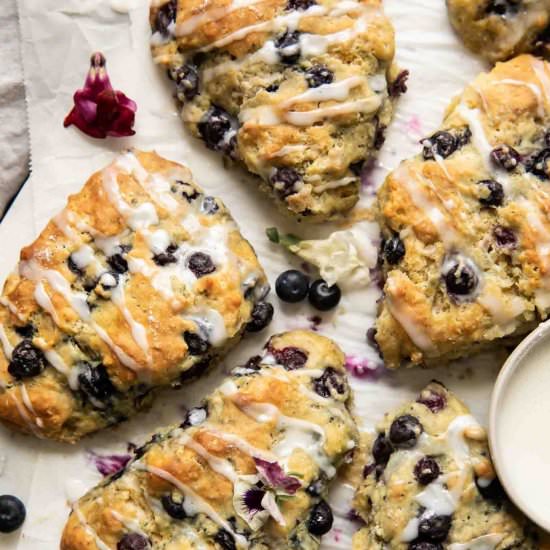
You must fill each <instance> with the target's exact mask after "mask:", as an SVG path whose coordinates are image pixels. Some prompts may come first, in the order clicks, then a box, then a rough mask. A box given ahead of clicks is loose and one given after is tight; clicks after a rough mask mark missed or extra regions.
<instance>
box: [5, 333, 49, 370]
mask: <svg viewBox="0 0 550 550" xmlns="http://www.w3.org/2000/svg"><path fill="white" fill-rule="evenodd" d="M45 367H46V360H45V358H44V354H43V353H42V351H41V350H39V349H38V348H37V347H35V346H33V345H32V342H31V341H30V340H26V339H25V340H21V342H19V344H17V346H15V348H14V350H13V352H12V355H11V361H10V364H9V365H8V372H9V373H10V374H11V375H12V376H13V377H14V378H18V379H20V378H29V377H32V376H38V375H39V374H40V373H41V372H42V371H43V370H44V368H45Z"/></svg>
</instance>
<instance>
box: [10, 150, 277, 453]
mask: <svg viewBox="0 0 550 550" xmlns="http://www.w3.org/2000/svg"><path fill="white" fill-rule="evenodd" d="M268 289H269V287H268V285H267V282H266V277H265V274H264V272H263V270H262V268H261V266H260V265H259V264H258V261H257V259H256V256H255V254H254V251H253V250H252V248H251V246H250V245H249V244H248V242H247V241H246V240H244V239H243V237H242V235H241V234H240V233H239V229H238V227H237V225H236V224H235V222H234V221H233V219H232V218H231V216H230V214H229V212H228V211H227V209H226V208H225V206H224V205H223V203H222V202H221V201H220V200H219V199H216V198H214V197H211V196H206V195H204V194H203V193H202V191H201V190H200V189H199V188H198V187H197V186H196V185H195V183H194V182H193V180H192V176H191V173H190V172H189V170H188V169H187V168H185V167H183V166H181V165H179V164H176V163H174V162H170V161H168V160H165V159H163V158H161V157H159V156H158V155H156V154H155V153H141V152H127V153H124V154H122V155H120V156H119V157H118V158H117V159H116V160H115V161H114V162H113V163H112V164H111V165H109V166H108V167H107V168H105V169H104V170H102V171H100V172H97V173H96V174H94V175H93V176H92V177H91V178H90V179H89V180H88V182H87V183H86V185H85V186H84V187H83V189H82V190H81V191H80V192H79V193H77V194H76V195H73V196H71V197H70V198H69V201H68V204H67V206H66V208H65V209H64V210H63V211H62V212H61V213H60V214H58V215H57V216H55V217H54V218H53V220H52V221H50V223H48V225H47V226H46V228H45V229H44V231H42V233H41V234H40V236H39V237H38V238H37V239H36V241H35V242H34V243H33V244H31V245H30V246H27V247H26V248H24V249H23V251H22V252H21V261H20V263H19V265H18V267H17V269H16V271H15V272H14V273H13V274H12V275H10V276H9V277H8V279H7V281H6V284H5V287H4V292H3V295H2V297H1V298H0V344H1V345H0V419H1V420H2V421H4V422H5V423H6V424H8V425H9V426H11V427H15V428H18V429H20V430H23V431H25V432H29V433H33V434H34V435H36V436H38V437H46V438H52V439H57V440H61V441H69V442H74V441H76V440H78V439H79V438H80V437H82V436H83V435H85V434H87V433H90V432H93V431H96V430H98V429H100V428H103V427H105V426H109V425H111V424H115V423H117V422H120V421H121V420H124V419H126V418H128V417H129V416H131V415H133V414H134V413H135V412H136V411H137V410H139V409H140V408H143V407H145V406H147V405H148V404H149V403H150V402H151V398H152V395H153V392H154V390H155V389H157V388H159V387H162V386H168V385H178V384H181V382H182V381H184V380H186V379H188V378H192V377H194V376H198V375H199V374H201V373H202V372H203V371H204V370H206V368H207V367H208V365H209V364H210V363H211V362H214V361H215V360H216V358H217V357H219V356H220V355H222V354H224V353H225V352H226V351H227V350H228V349H229V348H230V347H231V346H232V345H234V344H235V343H236V342H237V341H238V340H239V336H240V334H241V333H242V331H243V329H244V328H245V326H246V324H247V322H248V321H250V320H251V315H252V312H253V309H254V307H255V304H256V303H259V302H260V301H261V300H262V299H263V297H264V296H265V294H266V293H267V291H268ZM261 307H264V306H261Z"/></svg>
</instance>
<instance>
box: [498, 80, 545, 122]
mask: <svg viewBox="0 0 550 550" xmlns="http://www.w3.org/2000/svg"><path fill="white" fill-rule="evenodd" d="M502 84H505V85H507V86H519V87H523V88H528V89H529V90H531V91H532V92H533V95H534V96H535V97H536V98H537V104H538V108H537V114H538V116H539V117H541V118H542V117H543V116H544V98H543V97H542V91H541V89H540V88H539V87H538V86H537V85H536V84H533V83H532V82H525V81H523V80H514V79H512V78H504V79H502V80H497V81H496V82H493V83H492V85H493V86H499V85H502Z"/></svg>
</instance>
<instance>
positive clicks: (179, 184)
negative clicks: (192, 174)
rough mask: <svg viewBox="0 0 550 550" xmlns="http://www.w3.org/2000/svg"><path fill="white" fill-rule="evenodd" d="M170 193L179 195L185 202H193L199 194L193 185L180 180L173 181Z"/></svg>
mask: <svg viewBox="0 0 550 550" xmlns="http://www.w3.org/2000/svg"><path fill="white" fill-rule="evenodd" d="M171 191H172V193H178V192H179V193H181V196H182V197H184V198H185V200H187V202H189V203H191V202H193V201H194V200H195V199H196V198H197V197H199V196H200V193H199V192H198V191H197V189H196V188H195V187H193V185H191V184H190V183H187V182H185V181H182V180H175V184H174V185H172V187H171Z"/></svg>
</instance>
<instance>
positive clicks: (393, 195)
mask: <svg viewBox="0 0 550 550" xmlns="http://www.w3.org/2000/svg"><path fill="white" fill-rule="evenodd" d="M549 101H550V67H549V65H548V63H546V62H544V61H542V60H540V59H537V58H535V57H532V56H530V55H523V56H520V57H518V58H515V59H513V60H511V61H508V62H506V63H501V64H497V66H496V67H495V68H494V69H493V70H492V71H491V72H490V73H488V74H482V75H480V76H479V77H478V78H477V79H476V80H475V81H474V82H473V83H472V84H471V85H470V86H468V87H467V88H466V90H465V91H464V92H463V94H462V95H461V96H460V97H458V98H456V99H455V100H454V101H453V102H452V104H451V106H450V107H449V109H448V111H447V114H446V116H445V120H444V122H443V124H442V126H441V128H440V129H439V130H438V131H437V132H435V133H434V134H433V135H431V136H430V137H427V138H426V139H425V140H423V142H422V152H421V153H420V154H419V155H418V156H416V157H414V158H412V159H410V160H406V161H404V162H403V163H401V165H400V166H399V167H398V168H397V169H396V170H395V171H394V172H393V173H391V174H390V175H389V176H388V178H387V179H386V181H385V182H384V184H383V185H382V187H381V189H380V191H379V194H378V201H379V213H380V222H381V225H382V234H383V237H384V242H383V245H382V250H381V262H382V266H383V270H384V272H385V274H386V282H385V287H384V300H383V303H382V304H381V308H380V311H379V317H378V320H377V333H376V339H377V342H378V344H379V346H380V348H381V351H382V354H383V356H384V359H385V361H386V364H387V366H388V367H390V368H392V367H397V366H399V365H400V364H401V363H402V362H404V361H410V362H412V363H413V364H426V365H430V364H433V363H440V362H441V361H443V360H448V359H452V358H455V357H459V356H464V355H469V354H472V353H473V352H475V351H478V350H481V349H483V348H489V347H491V346H492V347H495V346H496V345H499V344H500V345H502V341H501V340H502V339H504V338H506V339H509V340H510V341H512V340H514V339H516V338H517V337H518V336H519V335H521V334H524V333H526V332H528V331H529V330H531V329H532V328H534V326H536V324H537V323H538V322H539V321H540V320H541V319H545V318H546V317H547V316H548V312H549V311H550V187H549V181H550V178H549V176H550V165H549V161H550V132H549V129H550V103H549Z"/></svg>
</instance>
